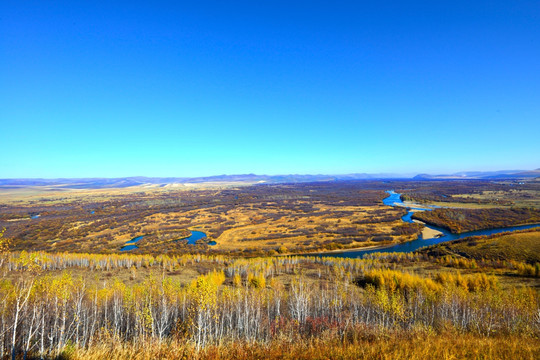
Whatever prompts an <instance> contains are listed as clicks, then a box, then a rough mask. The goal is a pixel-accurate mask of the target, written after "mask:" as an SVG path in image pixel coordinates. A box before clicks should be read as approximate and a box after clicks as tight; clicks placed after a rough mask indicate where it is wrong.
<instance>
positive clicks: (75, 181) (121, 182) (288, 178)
mask: <svg viewBox="0 0 540 360" xmlns="http://www.w3.org/2000/svg"><path fill="white" fill-rule="evenodd" d="M536 177H540V169H536V170H529V171H526V170H502V171H465V172H459V173H455V174H441V175H430V174H419V175H416V176H414V177H412V176H405V175H400V174H388V173H382V174H365V173H360V174H345V175H256V174H243V175H216V176H206V177H144V176H132V177H123V178H59V179H0V186H1V187H2V188H4V189H6V188H24V187H32V186H46V187H55V188H67V189H98V188H123V187H129V186H138V185H161V186H166V185H170V184H201V183H247V184H256V183H266V184H283V183H302V182H316V181H345V180H377V179H404V180H405V179H413V180H457V179H484V180H496V179H524V178H536Z"/></svg>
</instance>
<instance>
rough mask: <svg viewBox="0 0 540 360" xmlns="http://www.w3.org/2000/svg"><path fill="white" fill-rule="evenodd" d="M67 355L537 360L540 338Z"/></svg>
mask: <svg viewBox="0 0 540 360" xmlns="http://www.w3.org/2000/svg"><path fill="white" fill-rule="evenodd" d="M64 354H65V355H64V357H65V358H66V359H74V360H75V359H76V360H101V359H105V358H107V359H111V360H116V359H117V360H123V359H133V360H146V359H194V360H207V359H208V360H214V359H216V360H219V359H223V360H225V359H238V360H248V359H290V360H295V359H306V360H328V359H344V360H345V359H350V360H354V359H366V360H368V359H369V360H371V359H380V360H383V359H384V360H386V359H393V360H425V359H441V360H443V359H444V360H448V359H475V360H484V359H485V360H488V359H489V360H492V359H493V360H495V359H501V360H507V359H523V360H534V359H538V358H539V357H540V341H539V340H538V339H537V338H531V337H522V336H505V337H492V338H485V337H477V336H471V335H461V334H456V333H451V332H449V333H442V334H430V333H425V332H418V333H417V334H408V335H404V334H400V333H392V332H389V333H387V334H383V335H379V336H369V334H366V335H363V336H362V335H361V336H358V337H357V338H354V339H345V340H337V339H334V340H317V339H313V340H310V341H306V342H297V343H291V342H288V341H281V342H280V341H275V342H272V343H270V344H258V343H233V344H228V345H222V346H210V347H208V348H206V349H204V350H202V351H197V350H196V349H195V347H194V346H190V345H186V344H183V343H178V342H168V343H163V342H161V343H160V342H151V343H148V342H141V343H139V342H135V343H127V344H126V343H123V342H119V341H106V342H102V343H98V344H97V345H96V346H94V347H92V348H89V349H75V348H74V349H70V350H68V351H66V352H65V353H64Z"/></svg>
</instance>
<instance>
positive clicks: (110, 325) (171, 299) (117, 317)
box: [0, 254, 540, 358]
mask: <svg viewBox="0 0 540 360" xmlns="http://www.w3.org/2000/svg"><path fill="white" fill-rule="evenodd" d="M34 255H35V254H25V255H24V256H21V257H19V258H17V259H16V261H15V260H13V259H11V260H10V261H9V262H8V264H7V265H5V268H6V269H7V268H11V269H16V270H12V272H13V273H14V274H17V275H19V276H18V277H16V278H18V279H19V280H16V281H9V280H5V279H4V280H3V281H1V282H0V357H7V356H9V354H10V353H11V352H12V351H13V350H14V351H15V353H16V354H19V356H22V355H23V354H29V355H32V354H38V355H46V356H57V355H59V354H62V353H65V354H68V355H69V354H72V355H73V356H74V357H75V358H76V357H77V356H79V358H85V356H88V357H89V358H92V356H94V358H98V357H99V355H96V354H104V353H106V352H107V351H110V350H111V347H112V348H113V349H114V351H118V352H119V353H120V354H122V353H124V354H126V356H128V357H129V356H133V357H135V358H137V357H138V356H139V355H138V352H137V351H139V350H137V349H139V348H138V346H140V345H139V344H147V345H148V347H145V348H144V349H143V350H140V351H141V353H142V354H147V355H148V357H147V358H150V357H153V355H152V354H157V355H155V356H156V357H161V356H162V357H165V356H166V355H161V354H162V353H163V354H169V353H168V352H169V351H173V353H172V354H176V353H175V351H183V354H188V355H189V354H191V355H189V356H192V355H193V354H194V353H196V354H199V355H197V356H200V357H202V358H204V357H205V356H207V354H213V353H212V351H213V350H212V349H220V350H215V351H225V352H224V354H234V353H228V352H227V351H229V350H231V349H240V350H239V351H244V350H245V351H253V352H254V353H264V349H265V348H267V347H268V346H271V347H273V346H274V345H275V344H277V345H276V346H278V348H279V346H284V347H288V346H292V347H293V348H292V350H291V351H292V353H293V354H299V356H300V357H301V355H302V354H304V351H305V353H306V354H307V353H310V352H311V353H312V354H316V351H317V350H316V349H318V346H320V343H318V342H317V341H318V340H317V339H319V340H321V341H323V340H324V341H328V342H329V344H333V345H331V346H330V348H329V349H330V350H328V351H330V353H329V355H328V356H330V357H332V356H339V354H340V351H342V350H340V349H341V348H342V347H345V348H347V347H350V349H349V350H350V351H351V352H352V353H353V354H357V355H358V357H362V356H368V355H370V356H376V354H377V353H376V352H374V353H370V352H369V351H371V350H369V351H368V350H363V348H362V346H361V343H362V342H363V341H368V340H366V339H365V338H364V336H365V335H366V334H372V335H373V336H377V337H378V336H383V335H384V334H388V333H392V334H398V338H397V340H395V341H397V342H391V344H390V345H389V346H390V347H393V346H398V345H399V344H400V342H399V341H401V340H399V339H400V338H402V337H410V336H411V334H415V333H416V332H418V331H420V332H424V333H425V334H431V333H435V334H436V333H440V334H445V333H448V332H451V333H454V334H461V335H460V336H465V337H467V336H472V337H477V336H512V337H514V336H525V337H534V336H538V335H540V308H539V298H538V294H537V293H536V292H535V291H534V290H532V289H528V288H520V289H517V288H516V289H513V290H511V291H503V290H501V289H500V288H499V286H498V285H497V282H496V281H495V280H494V279H493V278H491V277H488V276H485V275H482V274H479V275H467V276H461V275H459V274H457V273H456V274H449V275H440V276H438V277H435V278H433V279H432V278H429V277H423V276H420V275H416V274H409V273H404V272H401V271H397V270H390V269H386V268H384V266H383V265H382V264H381V263H380V262H379V261H376V260H373V259H367V260H357V259H337V258H287V257H282V258H265V259H255V260H253V259H252V260H247V259H239V260H231V259H225V258H179V259H176V260H173V259H170V258H161V259H160V260H157V259H154V258H137V257H133V258H131V257H117V256H113V257H112V258H111V259H107V258H99V259H98V260H97V262H96V263H94V264H93V265H92V263H89V262H87V261H86V260H87V259H84V258H76V259H72V258H69V257H68V258H67V260H66V259H64V260H62V259H60V258H55V259H51V258H47V257H46V256H44V255H43V254H41V255H40V256H41V257H40V256H34ZM402 258H403V259H404V260H407V261H410V260H413V259H414V258H413V257H412V256H407V257H403V256H402ZM137 259H138V260H137ZM139 260H140V261H141V264H143V263H145V262H146V263H147V265H146V266H159V267H162V268H163V269H165V268H168V267H171V266H173V267H176V266H178V263H179V262H183V261H194V262H196V261H209V262H212V263H214V264H222V267H223V268H224V271H222V270H216V271H212V272H209V273H207V274H206V275H202V276H200V277H199V278H197V279H196V280H194V281H193V282H191V283H190V284H188V285H182V284H181V283H179V282H176V281H173V280H171V278H169V277H167V276H162V277H159V278H149V279H147V280H145V281H144V282H142V283H139V284H134V285H129V286H128V285H126V284H125V283H124V282H122V281H120V279H115V278H111V279H110V281H107V282H100V283H96V282H93V281H91V280H88V279H84V278H81V277H74V276H72V275H71V274H70V272H69V271H66V270H64V271H62V272H61V273H60V275H59V276H54V277H53V276H49V275H39V276H36V275H35V274H36V273H38V272H40V271H43V270H42V269H43V268H44V267H45V268H47V267H48V266H50V265H51V264H56V265H55V266H62V264H64V265H65V264H67V263H70V262H71V261H75V263H81V264H83V266H89V267H91V268H93V269H98V268H103V269H105V268H107V267H110V266H124V267H126V272H129V271H130V269H132V268H136V267H137V265H138V261H139ZM66 261H67V262H66ZM315 265H316V268H319V269H320V268H325V269H326V273H325V274H326V275H325V278H321V274H320V273H319V275H318V276H317V274H313V273H312V274H311V275H309V276H308V275H302V271H303V270H304V269H307V268H309V267H314V266H315ZM141 266H143V265H141ZM4 270H5V269H4ZM95 271H100V270H95ZM45 274H46V273H45ZM283 275H287V277H286V278H287V279H288V281H290V282H287V283H286V284H284V283H283V282H282V281H280V278H281V277H282V276H283ZM354 279H356V282H357V284H359V285H361V286H356V285H355V284H354V283H353V280H354ZM475 341H476V340H475ZM490 341H491V340H490ZM493 341H495V340H493ZM240 344H249V345H246V346H247V347H245V348H244V347H243V346H244V345H240ZM287 344H289V345H287ZM291 344H295V345H291ZM321 344H322V343H321ZM339 344H341V345H339ZM355 344H360V345H358V346H357V345H355ZM321 346H322V345H321ZM107 349H109V350H107ZM246 349H248V350H246ZM355 349H356V350H355ZM372 350H373V351H375V350H374V349H372ZM413 350H414V349H412V350H411V351H413ZM154 351H156V352H157V353H155V352H154ZM231 351H233V350H231ZM332 351H335V354H334V353H332ZM355 351H358V352H357V353H355ZM362 351H367V352H362ZM388 351H390V352H391V351H392V350H391V349H390V348H389V349H388ZM396 351H397V350H396ZM400 351H401V350H400ZM77 354H79V355H77ZM129 354H131V355H129ZM364 354H366V355H364ZM395 354H396V356H397V357H398V358H399V356H402V357H404V356H406V354H407V353H406V352H405V353H400V352H396V353H395ZM440 354H441V356H443V355H444V353H440ZM501 354H502V353H501ZM68 355H66V356H68ZM169 355H170V354H169ZM188 355H186V356H188ZM167 356H168V355H167ZM171 356H173V355H171ZM193 356H195V355H193ZM208 356H210V355H208ZM230 356H231V357H232V356H233V355H230ZM239 356H240V355H239ZM242 356H244V355H242ZM501 356H502V355H501ZM275 357H278V355H275ZM240 358H241V356H240Z"/></svg>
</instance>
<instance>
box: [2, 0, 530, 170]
mask: <svg viewBox="0 0 540 360" xmlns="http://www.w3.org/2000/svg"><path fill="white" fill-rule="evenodd" d="M104 3H105V2H99V1H87V2H78V1H65V2H62V1H54V2H49V1H36V2H27V1H20V0H19V1H9V0H8V1H2V2H1V4H0V134H1V137H0V139H1V144H2V152H1V155H0V177H3V178H9V177H97V176H99V177H119V176H132V175H145V176H204V175H215V174H238V173H258V174H286V173H311V174H314V173H328V174H336V173H353V172H370V173H378V172H392V173H415V172H428V173H444V172H454V171H460V170H496V169H531V168H537V167H540V162H539V159H540V141H539V138H540V136H539V134H540V61H539V59H540V3H539V2H538V1H472V2H471V1H448V2H441V1H424V2H418V1H417V2H415V1H386V2H379V1H369V2H362V1H333V2H330V1H326V2H322V1H309V2H307V1H306V2H304V1H297V2H294V1H240V2H238V1H233V2H223V1H220V2H218V1H216V2H212V1H196V2H188V3H185V4H184V3H182V2H163V1H152V2H150V1H147V2H137V1H128V2H117V1H111V2H110V4H104ZM192 3H194V4H192Z"/></svg>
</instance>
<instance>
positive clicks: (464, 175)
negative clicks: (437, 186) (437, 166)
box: [413, 169, 540, 180]
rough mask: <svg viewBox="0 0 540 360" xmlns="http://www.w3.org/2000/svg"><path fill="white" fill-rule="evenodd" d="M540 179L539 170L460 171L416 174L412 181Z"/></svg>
mask: <svg viewBox="0 0 540 360" xmlns="http://www.w3.org/2000/svg"><path fill="white" fill-rule="evenodd" d="M536 177H540V169H536V170H499V171H462V172H458V173H455V174H443V175H430V174H418V175H416V176H415V177H413V179H414V180H445V179H446V180H457V179H485V180H496V179H524V178H536Z"/></svg>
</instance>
